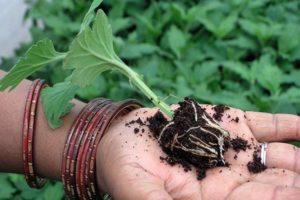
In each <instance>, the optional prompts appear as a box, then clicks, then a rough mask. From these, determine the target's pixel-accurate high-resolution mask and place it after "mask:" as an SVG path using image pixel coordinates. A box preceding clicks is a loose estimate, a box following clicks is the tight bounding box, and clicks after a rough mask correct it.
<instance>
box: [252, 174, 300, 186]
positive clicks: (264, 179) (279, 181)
mask: <svg viewBox="0 0 300 200" xmlns="http://www.w3.org/2000/svg"><path fill="white" fill-rule="evenodd" d="M251 181H254V182H260V183H266V184H271V185H281V186H288V187H299V188H300V175H299V174H297V173H295V172H293V171H290V170H284V169H266V170H265V171H264V172H261V173H258V174H254V175H252V176H251Z"/></svg>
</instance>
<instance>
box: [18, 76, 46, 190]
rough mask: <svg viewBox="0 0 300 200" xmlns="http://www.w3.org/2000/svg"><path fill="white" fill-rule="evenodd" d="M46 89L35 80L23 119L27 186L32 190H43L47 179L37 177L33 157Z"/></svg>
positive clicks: (24, 166) (24, 162) (42, 82)
mask: <svg viewBox="0 0 300 200" xmlns="http://www.w3.org/2000/svg"><path fill="white" fill-rule="evenodd" d="M44 87H45V85H44V81H42V80H35V81H34V82H33V83H32V85H31V87H30V89H29V92H28V95H27V99H26V105H25V111H24V118H23V142H22V144H23V147H22V149H23V150H22V152H23V168H24V174H25V179H26V181H27V184H28V185H29V186H30V187H32V188H41V187H43V186H44V185H45V182H46V180H45V179H41V178H39V177H38V176H37V175H36V172H35V169H34V156H33V153H34V149H33V148H34V131H35V122H36V113H37V105H38V102H39V98H40V92H41V90H42V88H44Z"/></svg>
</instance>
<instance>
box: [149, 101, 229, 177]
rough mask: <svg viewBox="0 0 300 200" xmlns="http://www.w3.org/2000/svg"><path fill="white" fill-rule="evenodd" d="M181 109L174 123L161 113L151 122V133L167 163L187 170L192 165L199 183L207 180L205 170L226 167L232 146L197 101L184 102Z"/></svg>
mask: <svg viewBox="0 0 300 200" xmlns="http://www.w3.org/2000/svg"><path fill="white" fill-rule="evenodd" d="M179 105H180V107H179V108H178V109H177V110H175V112H174V117H173V120H172V121H168V120H167V119H166V118H165V117H164V116H163V114H162V113H161V112H157V113H156V114H155V115H154V116H153V117H151V118H149V119H148V121H149V129H150V130H151V131H152V133H153V134H154V137H155V138H156V139H157V140H158V142H159V144H160V146H161V147H162V149H163V151H164V152H165V153H166V154H167V155H168V158H165V159H164V160H166V161H167V162H168V163H169V164H170V161H172V162H171V163H172V164H177V163H179V164H181V165H182V166H183V167H184V168H185V169H188V168H190V167H187V166H190V165H193V166H194V167H196V169H197V172H198V179H202V178H204V177H205V171H206V169H209V168H212V167H217V166H227V165H228V164H227V163H226V162H225V160H224V157H223V154H224V152H225V151H226V150H227V148H228V146H229V145H228V144H229V133H228V132H227V131H226V130H224V129H223V128H221V127H220V126H219V125H218V124H217V122H216V121H215V120H214V119H212V118H211V117H210V116H209V115H208V114H207V113H206V111H205V110H203V109H202V108H201V107H200V105H199V104H198V103H197V102H196V101H194V100H192V99H189V98H185V100H184V101H183V102H180V103H179ZM225 108H226V107H225V106H224V107H222V110H224V109H225ZM227 108H228V107H227Z"/></svg>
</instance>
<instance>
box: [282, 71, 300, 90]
mask: <svg viewBox="0 0 300 200" xmlns="http://www.w3.org/2000/svg"><path fill="white" fill-rule="evenodd" d="M283 82H285V83H291V84H292V83H294V84H295V85H297V86H300V70H293V71H291V73H289V74H285V75H284V77H283Z"/></svg>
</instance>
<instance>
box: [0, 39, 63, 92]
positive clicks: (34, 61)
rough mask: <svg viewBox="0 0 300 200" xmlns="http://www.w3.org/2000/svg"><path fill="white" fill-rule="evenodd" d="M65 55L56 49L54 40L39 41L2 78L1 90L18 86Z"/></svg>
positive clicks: (0, 81)
mask: <svg viewBox="0 0 300 200" xmlns="http://www.w3.org/2000/svg"><path fill="white" fill-rule="evenodd" d="M64 57H65V54H63V53H58V52H56V51H55V49H54V47H53V44H52V41H50V40H48V39H45V40H41V41H39V42H37V43H36V44H34V45H33V46H32V47H31V48H30V49H28V51H27V52H26V53H25V56H24V57H21V58H20V60H19V61H18V62H17V64H16V65H15V66H14V67H13V68H12V69H11V70H10V72H9V73H8V74H7V76H5V77H4V78H2V79H1V80H0V90H1V91H3V90H5V89H6V88H8V87H12V88H14V87H16V86H17V85H18V84H19V83H20V82H21V81H22V80H24V79H26V78H27V77H28V76H30V75H31V74H33V73H34V72H36V71H38V70H40V69H41V68H43V67H45V65H47V64H49V63H51V62H55V61H58V60H61V59H62V58H64Z"/></svg>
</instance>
